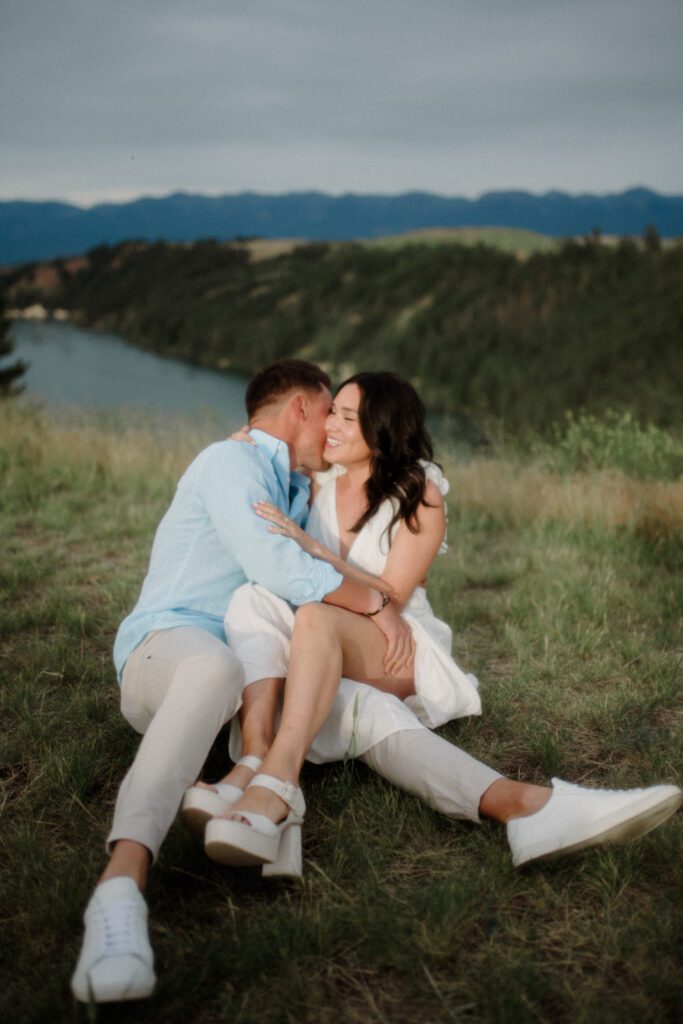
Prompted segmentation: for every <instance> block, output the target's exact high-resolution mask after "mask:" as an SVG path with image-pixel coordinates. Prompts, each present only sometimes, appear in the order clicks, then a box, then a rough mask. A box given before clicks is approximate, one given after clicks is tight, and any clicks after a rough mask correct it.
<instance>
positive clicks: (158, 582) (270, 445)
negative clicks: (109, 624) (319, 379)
mask: <svg viewBox="0 0 683 1024" xmlns="http://www.w3.org/2000/svg"><path fill="white" fill-rule="evenodd" d="M250 433H251V437H252V438H253V440H254V441H256V444H255V445H251V444H246V443H244V442H240V441H219V442H218V443H216V444H212V445H210V446H209V447H208V448H206V449H205V450H204V451H203V452H201V453H200V454H199V455H198V456H197V458H196V459H195V460H194V462H193V463H192V464H191V465H190V467H189V468H188V470H187V471H186V472H185V474H184V475H183V477H182V478H181V480H180V482H179V484H178V488H177V490H176V493H175V496H174V498H173V501H172V502H171V505H170V507H169V509H168V511H167V512H166V514H165V516H164V517H163V519H162V520H161V522H160V523H159V527H158V529H157V532H156V536H155V538H154V544H153V545H152V554H151V557H150V563H149V570H148V573H147V576H146V578H145V581H144V583H143V585H142V591H141V593H140V597H139V599H138V603H137V604H136V606H135V608H134V609H133V611H132V612H131V614H130V615H129V616H128V618H126V619H124V621H123V622H122V623H121V626H120V628H119V631H118V634H117V636H116V642H115V644H114V662H115V664H116V669H117V672H118V673H119V677H120V675H121V672H122V671H123V666H124V665H125V663H126V659H127V658H128V655H129V654H130V653H131V651H132V650H133V649H134V648H135V647H137V645H138V644H139V643H140V642H141V641H142V640H143V639H144V638H145V636H146V635H147V633H149V632H151V631H152V630H154V629H172V628H173V627H175V626H198V627H199V628H201V629H206V630H208V631H209V632H211V633H213V634H214V636H217V637H218V638H219V639H221V640H223V641H225V633H224V630H223V617H224V616H225V612H226V611H227V607H228V604H229V603H230V598H231V597H232V595H233V593H234V592H235V590H237V588H238V587H240V586H241V585H242V584H243V583H246V582H247V580H251V581H252V582H254V583H261V584H262V585H263V586H264V587H267V588H268V590H272V591H273V593H275V594H277V595H278V596H279V597H283V598H284V599H285V600H286V601H289V602H290V603H291V604H294V605H300V604H306V603H307V602H309V601H321V600H322V599H323V597H324V596H325V595H326V594H330V593H331V592H332V591H333V590H336V589H337V588H338V587H339V586H340V585H341V583H342V576H341V575H340V574H339V573H338V572H337V571H336V570H335V569H333V568H332V566H331V565H328V564H327V562H321V561H319V560H318V559H315V558H311V556H310V555H307V554H306V553H305V552H304V551H302V550H301V548H300V547H299V546H298V544H296V543H295V541H293V540H290V538H289V537H282V536H280V535H279V534H273V533H269V532H268V525H269V524H268V523H267V522H266V521H265V520H263V519H261V518H260V517H259V516H257V515H256V513H255V512H254V509H253V503H254V502H255V501H269V502H271V503H272V504H273V505H277V506H278V508H280V509H282V510H283V512H286V513H287V514H288V515H289V516H291V517H292V519H294V520H295V521H296V522H297V523H299V524H300V525H303V524H304V523H305V520H306V516H307V514H308V496H309V488H310V485H309V481H308V479H307V478H306V477H305V476H302V475H301V474H300V473H293V472H291V471H290V465H289V449H288V447H287V445H286V444H285V443H284V442H283V441H279V440H278V439H277V438H276V437H272V436H271V435H270V434H266V433H264V432H263V431H262V430H252V431H251V432H250Z"/></svg>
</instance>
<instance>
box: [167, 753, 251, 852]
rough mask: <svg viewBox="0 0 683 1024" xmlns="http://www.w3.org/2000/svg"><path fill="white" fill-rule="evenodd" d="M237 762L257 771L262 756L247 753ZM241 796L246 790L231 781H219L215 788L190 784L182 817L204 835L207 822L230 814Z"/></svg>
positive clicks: (184, 822) (184, 801)
mask: <svg viewBox="0 0 683 1024" xmlns="http://www.w3.org/2000/svg"><path fill="white" fill-rule="evenodd" d="M237 764H238V765H244V766H245V768H251V770H252V771H254V772H257V771H258V770H259V768H260V767H261V758H260V757H253V756H252V755H251V754H246V755H245V756H244V757H241V758H240V759H239V761H238V762H237ZM241 796H244V790H243V789H240V788H239V786H233V785H232V783H230V782H217V783H216V785H215V786H214V787H213V789H206V788H205V787H204V786H190V788H189V789H186V790H185V796H184V797H183V803H182V806H181V808H180V817H181V818H182V820H183V824H184V825H186V826H187V827H188V828H189V830H190V832H194V833H195V835H198V836H203V835H204V829H205V827H206V824H207V822H209V821H211V819H212V818H214V817H216V816H220V815H222V814H228V813H229V812H230V809H231V807H232V805H233V804H236V803H237V801H238V800H239V799H240V797H241Z"/></svg>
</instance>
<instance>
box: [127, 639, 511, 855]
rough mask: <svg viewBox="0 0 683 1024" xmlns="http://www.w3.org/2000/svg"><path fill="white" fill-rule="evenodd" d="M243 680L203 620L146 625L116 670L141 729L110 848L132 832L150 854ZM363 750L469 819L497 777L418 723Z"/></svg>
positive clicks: (396, 781) (238, 698) (379, 768)
mask: <svg viewBox="0 0 683 1024" xmlns="http://www.w3.org/2000/svg"><path fill="white" fill-rule="evenodd" d="M243 681H244V677H243V672H242V667H241V665H240V663H239V661H238V660H237V658H236V657H235V655H234V654H233V652H232V651H231V650H230V648H229V647H227V646H226V645H225V644H224V643H221V641H220V640H218V639H217V638H216V637H214V636H212V634H210V633H208V632H207V631H206V630H203V629H196V628H192V627H187V626H183V627H179V628H177V629H166V630H160V631H158V632H155V633H150V634H149V635H148V636H147V637H146V638H145V640H143V642H142V643H141V644H140V645H139V646H138V647H137V648H136V649H135V650H134V651H133V653H132V654H131V655H130V657H129V658H128V660H127V662H126V666H125V669H124V672H123V677H122V684H121V710H122V712H123V715H124V717H125V718H126V719H127V720H128V722H130V724H131V725H132V726H133V728H134V729H136V730H137V732H140V733H143V738H142V741H141V743H140V747H139V749H138V752H137V754H136V757H135V760H134V761H133V764H132V766H131V768H130V770H129V772H128V774H127V775H126V777H125V779H124V780H123V783H122V784H121V788H120V790H119V794H118V798H117V801H116V809H115V812H114V822H113V825H112V830H111V832H110V834H109V838H108V841H107V842H108V846H109V848H111V845H112V844H113V843H115V842H116V841H117V840H119V839H132V840H134V841H136V842H138V843H142V845H143V846H146V847H147V848H148V850H150V852H151V853H152V856H153V857H154V858H156V856H157V854H158V851H159V847H160V846H161V843H162V842H163V840H164V838H165V836H166V833H167V832H168V830H169V828H170V827H171V824H172V822H173V819H174V818H175V816H176V814H177V812H178V808H179V806H180V802H181V800H182V797H183V793H184V792H185V790H186V789H187V787H188V786H191V785H192V784H193V783H194V782H195V780H196V779H197V778H198V776H199V774H200V771H201V769H202V765H203V764H204V761H205V760H206V757H207V755H208V753H209V750H210V749H211V745H212V743H213V741H214V739H215V738H216V736H217V735H218V732H219V730H220V729H221V726H223V725H224V724H225V722H228V721H229V720H230V719H231V718H232V717H233V716H234V715H235V714H236V713H237V711H238V710H239V707H240V705H241V703H242V689H243ZM378 696H379V694H378ZM360 760H362V761H364V762H365V763H366V764H367V765H369V767H371V768H372V769H374V771H376V772H377V773H378V774H379V775H381V776H382V777H383V778H385V779H386V780H387V781H388V782H390V783H392V784H393V785H395V786H398V787H399V788H400V789H403V790H405V791H406V792H408V793H412V794H413V795H414V796H417V797H418V798H419V799H421V800H423V801H424V802H425V803H426V804H428V806H430V807H432V808H433V809H434V810H436V811H439V812H440V813H441V814H445V815H448V816H449V817H455V818H467V819H469V820H471V821H478V820H479V811H478V808H479V801H480V800H481V797H482V795H483V794H484V793H485V792H486V790H487V789H488V788H489V786H490V785H492V783H494V782H496V780H497V779H499V778H501V776H500V775H499V773H498V772H495V771H493V770H492V769H491V768H488V767H486V765H483V764H481V762H479V761H476V760H475V759H474V758H472V757H470V755H469V754H466V753H465V752H464V751H463V750H460V749H459V748H458V747H456V746H455V745H454V744H452V743H448V742H447V741H446V740H444V739H442V738H441V737H440V736H437V735H436V734H435V733H433V732H430V731H429V730H428V729H425V728H424V727H422V726H419V727H417V728H411V729H402V730H400V731H398V732H394V733H392V734H391V735H390V736H387V737H385V738H384V739H382V740H381V741H380V742H379V743H377V744H375V745H374V746H372V747H370V748H369V749H367V750H365V752H364V753H362V754H361V755H360Z"/></svg>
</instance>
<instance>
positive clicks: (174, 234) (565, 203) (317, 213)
mask: <svg viewBox="0 0 683 1024" xmlns="http://www.w3.org/2000/svg"><path fill="white" fill-rule="evenodd" d="M650 224H651V225H652V226H653V227H655V228H656V229H657V231H658V232H659V234H660V235H661V237H662V238H675V237H679V236H681V235H683V196H675V195H673V196H671V195H668V196H667V195H661V194H659V193H657V192H652V191H651V190H650V189H645V188H632V189H628V190H627V191H626V192H620V193H615V194H612V195H590V194H586V195H567V194H566V193H564V192H548V193H546V194H544V195H533V194H532V193H530V192H523V191H516V192H505V191H500V192H486V193H484V195H482V196H480V197H479V198H478V199H466V198H463V197H462V196H440V195H434V194H432V193H430V192H407V193H405V194H403V195H354V194H350V195H341V196H332V195H327V194H325V193H324V192H289V193H283V194H282V195H258V194H257V193H254V192H243V193H240V194H238V195H223V196H202V195H189V194H187V193H176V194H174V195H169V196H161V197H158V198H149V197H147V198H142V199H136V200H134V201H132V202H127V203H100V204H99V205H98V206H93V207H91V208H90V209H87V210H84V209H81V208H80V207H78V206H72V205H70V204H69V203H59V202H39V201H26V200H22V201H12V200H10V201H4V202H0V264H3V263H4V264H7V263H14V264H16V263H24V262H26V261H27V260H47V259H53V258H54V257H56V256H69V255H73V254H75V253H81V252H85V251H86V250H88V249H92V248H93V247H94V246H97V245H116V244H117V243H118V242H121V241H125V240H126V239H129V238H140V239H145V240H147V241H152V242H154V241H158V240H163V241H166V242H194V241H198V240H200V239H203V238H215V239H216V240H218V241H225V240H228V239H234V238H238V237H251V236H254V235H258V236H259V237H260V238H299V239H305V240H307V241H330V240H335V241H344V240H353V239H356V240H357V239H361V238H380V237H382V236H384V235H395V234H399V233H401V232H406V231H418V230H422V229H425V228H436V227H441V228H455V227H510V228H523V229H525V230H527V231H537V232H540V233H541V234H544V235H554V236H555V237H575V236H581V235H585V234H587V233H589V232H591V231H593V230H595V229H596V228H597V229H598V230H599V231H601V232H602V233H603V235H620V236H621V235H635V236H639V235H642V234H643V232H644V231H645V229H646V228H647V226H648V225H650Z"/></svg>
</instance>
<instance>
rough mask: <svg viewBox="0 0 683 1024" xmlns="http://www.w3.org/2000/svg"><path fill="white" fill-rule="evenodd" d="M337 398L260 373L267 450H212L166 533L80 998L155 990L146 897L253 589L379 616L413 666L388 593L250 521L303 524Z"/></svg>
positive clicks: (312, 380)
mask: <svg viewBox="0 0 683 1024" xmlns="http://www.w3.org/2000/svg"><path fill="white" fill-rule="evenodd" d="M329 388H330V381H329V378H328V377H327V375H326V374H325V373H323V371H322V370H320V369H319V368H318V367H316V366H313V365H312V364H311V363H306V362H303V361H299V360H283V361H281V362H280V363H276V364H275V365H274V366H271V367H269V368H268V369H266V370H264V371H263V372H262V373H260V374H258V375H257V376H256V377H255V378H254V380H253V381H252V382H251V383H250V385H249V387H248V389H247V395H246V404H247V413H248V416H249V421H250V425H251V427H252V434H251V436H252V438H253V440H254V441H255V442H256V444H255V445H244V444H239V443H237V442H234V441H223V442H219V443H217V444H213V445H211V446H210V447H209V448H207V449H205V450H204V451H203V452H201V453H200V455H199V456H198V457H197V458H196V459H195V460H194V462H193V463H192V464H191V466H190V467H189V469H188V470H187V472H186V473H185V474H184V476H183V477H182V479H181V480H180V483H179V485H178V488H177V491H176V494H175V496H174V498H173V501H172V503H171V505H170V507H169V509H168V511H167V512H166V514H165V516H164V517H163V519H162V521H161V523H160V525H159V528H158V530H157V533H156V536H155V539H154V544H153V547H152V554H151V558H150V565H149V571H148V574H147V577H146V579H145V581H144V584H143V587H142V591H141V594H140V598H139V600H138V603H137V605H136V607H135V609H134V610H133V612H132V613H131V615H129V616H128V618H127V619H125V620H124V622H123V623H122V625H121V627H120V629H119V632H118V634H117V637H116V643H115V647H114V660H115V663H116V667H117V671H118V674H119V679H120V682H121V709H122V712H123V714H124V716H125V717H126V718H127V720H128V721H129V722H130V723H131V725H132V726H133V727H134V728H135V729H136V730H137V731H138V732H140V733H142V734H143V738H142V741H141V743H140V747H139V749H138V752H137V754H136V757H135V760H134V762H133V765H132V766H131V768H130V770H129V772H128V774H127V775H126V777H125V779H124V781H123V783H122V785H121V788H120V790H119V794H118V798H117V802H116V809H115V813H114V821H113V825H112V829H111V832H110V834H109V838H108V843H107V846H108V850H109V853H110V858H109V862H108V864H107V866H106V868H105V870H104V872H103V873H102V875H101V877H100V880H99V884H98V885H97V887H96V889H95V891H94V893H93V896H92V898H91V900H90V903H89V904H88V907H87V909H86V913H85V925H86V927H85V936H84V941H83V947H82V950H81V956H80V958H79V962H78V965H77V968H76V972H75V974H74V976H73V979H72V988H73V991H74V994H75V995H76V997H77V998H78V999H80V1000H82V1001H89V1000H90V999H93V1000H94V1001H96V1002H106V1001H113V1000H120V999H137V998H142V997H145V996H148V995H150V994H151V992H152V990H153V988H154V984H155V980H156V979H155V976H154V970H153V955H152V950H151V947H150V944H149V939H148V935H147V907H146V904H145V901H144V899H143V897H142V890H144V887H145V883H146V880H147V872H148V867H149V864H150V861H153V860H154V859H155V858H156V856H157V853H158V850H159V847H160V845H161V843H162V842H163V839H164V837H165V835H166V833H167V831H168V829H169V828H170V826H171V823H172V822H173V819H174V817H175V815H176V813H177V811H178V807H179V805H180V802H181V799H182V796H183V793H184V792H185V790H186V789H187V787H188V786H190V785H191V784H192V783H193V782H194V781H195V779H196V778H197V776H198V775H199V772H200V770H201V767H202V765H203V763H204V761H205V759H206V756H207V754H208V752H209V749H210V747H211V744H212V743H213V741H214V739H215V737H216V735H217V734H218V731H219V730H220V728H221V726H222V725H223V724H224V723H225V722H227V721H229V720H230V719H231V718H232V717H233V715H235V714H236V712H237V710H238V709H239V707H240V704H241V701H242V686H243V673H242V668H241V666H240V664H239V662H238V660H237V658H236V657H235V656H234V654H233V653H232V652H231V651H230V649H229V647H228V646H227V644H226V642H225V634H224V631H223V618H224V615H225V612H226V609H227V606H228V604H229V602H230V598H231V596H232V594H233V593H234V591H235V590H236V589H237V588H238V587H239V586H241V585H242V584H243V583H245V582H246V581H247V580H251V581H254V582H257V583H260V584H262V585H263V586H264V587H267V588H268V589H269V590H271V591H273V592H274V593H276V594H278V595H279V596H280V597H282V598H284V599H285V600H287V601H289V602H290V603H291V604H294V605H301V604H305V603H308V602H319V601H326V602H329V603H332V604H337V605H340V606H341V607H344V608H348V609H349V610H351V611H354V612H360V613H368V612H370V613H372V615H373V622H374V623H375V624H376V626H377V627H378V628H379V629H380V630H381V631H382V632H383V633H384V635H385V637H386V638H387V645H388V649H390V650H391V651H392V652H393V656H394V657H395V659H396V661H397V664H405V663H409V661H410V659H411V656H412V640H411V638H410V632H409V630H408V628H407V626H406V625H405V624H404V622H403V620H402V619H401V618H400V615H399V614H398V612H396V611H395V609H393V607H392V606H391V604H388V605H387V606H386V607H384V595H383V594H382V593H381V592H379V591H378V590H374V589H372V588H370V587H366V586H363V585H362V584H361V583H358V582H355V581H350V580H345V579H344V578H343V577H342V576H341V575H340V574H339V573H338V572H336V571H335V570H334V569H333V568H332V567H331V566H329V565H327V564H325V563H322V562H319V561H316V560H315V559H313V558H311V557H310V556H309V555H307V554H305V553H304V552H302V551H301V549H300V548H299V547H298V546H297V545H296V544H295V543H294V542H293V541H291V540H289V539H288V538H286V537H280V536H277V535H275V534H272V533H270V532H269V531H268V528H267V523H265V522H264V521H263V520H262V519H259V517H258V516H257V515H256V514H255V513H254V511H253V504H254V502H256V501H269V502H271V503H273V504H275V505H277V506H278V507H279V508H281V509H282V511H284V512H286V513H287V514H288V515H289V516H291V517H292V518H293V519H295V520H296V521H297V522H302V521H303V520H304V518H305V516H306V513H307V510H308V493H309V481H308V479H307V477H305V476H302V475H301V474H299V473H297V472H295V469H296V467H297V466H303V467H306V468H307V469H309V470H316V469H322V468H324V462H323V459H322V450H323V445H324V438H325V432H324V425H325V420H326V418H327V415H328V413H329V408H330V402H331V395H330V390H329ZM378 609H381V611H379V613H377V612H378Z"/></svg>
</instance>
